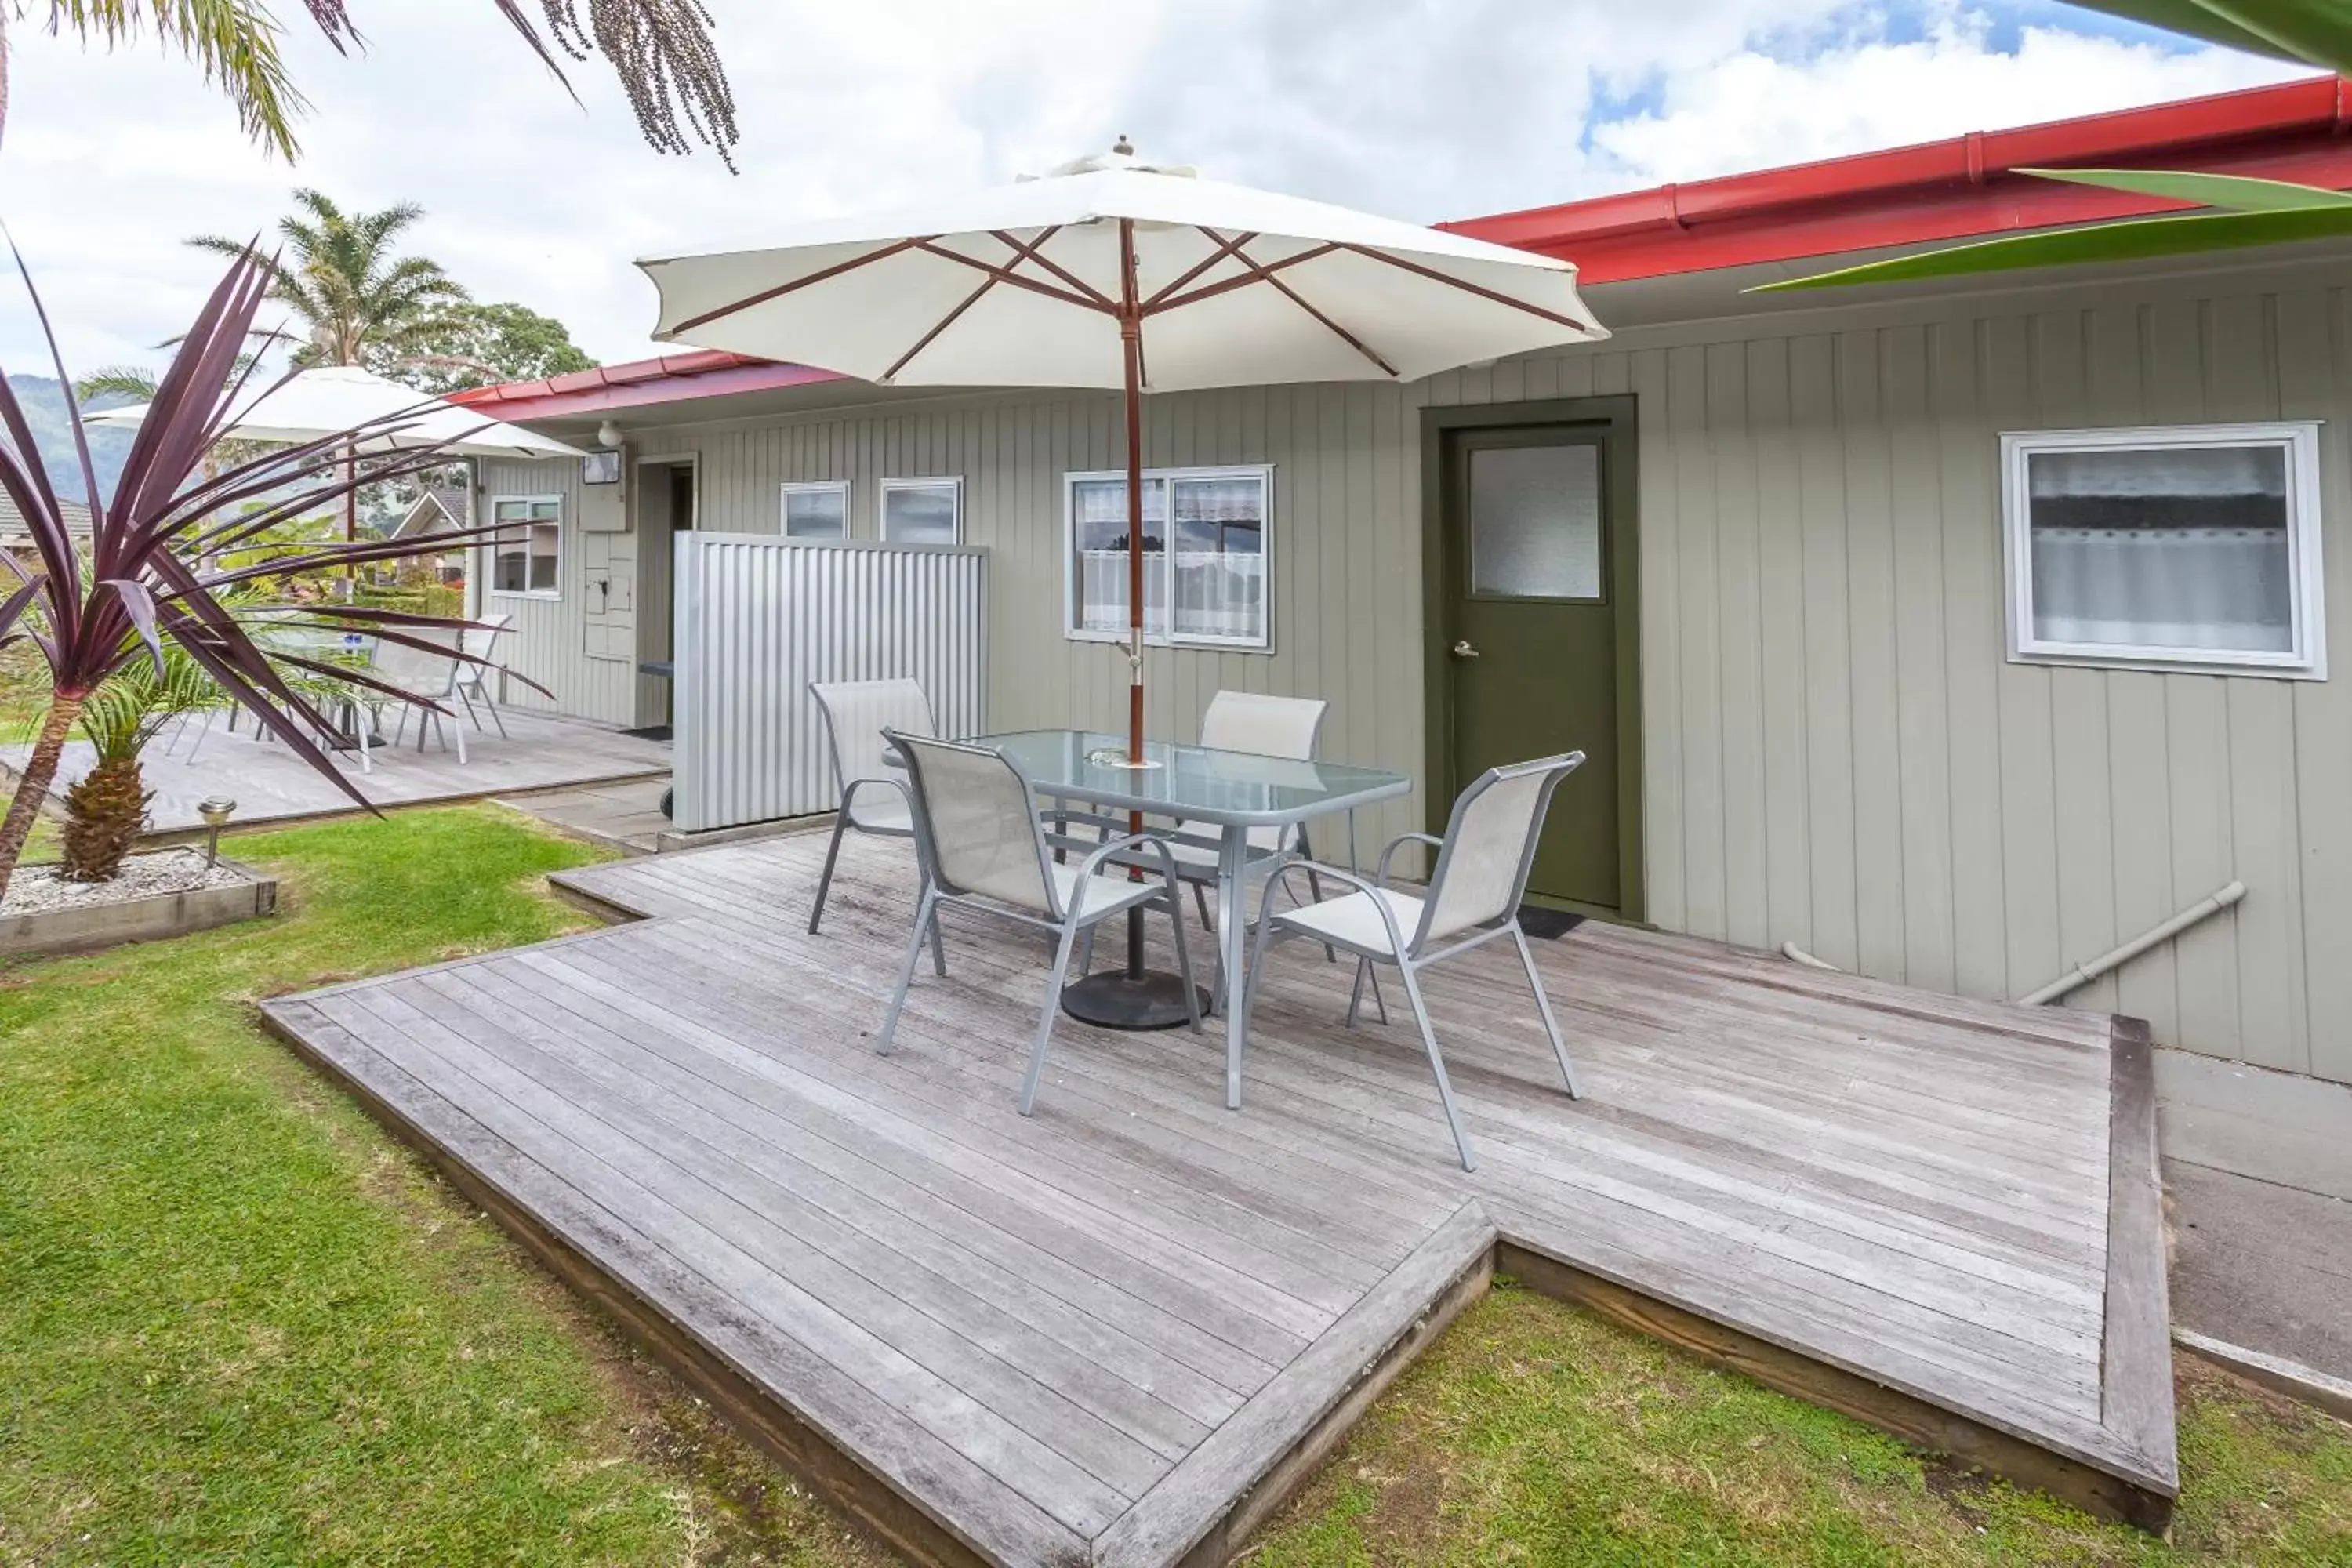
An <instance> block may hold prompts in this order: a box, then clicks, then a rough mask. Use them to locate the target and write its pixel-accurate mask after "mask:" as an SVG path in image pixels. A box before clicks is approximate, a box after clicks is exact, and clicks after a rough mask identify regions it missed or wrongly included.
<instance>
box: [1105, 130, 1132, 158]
mask: <svg viewBox="0 0 2352 1568" xmlns="http://www.w3.org/2000/svg"><path fill="white" fill-rule="evenodd" d="M1110 150H1111V151H1112V152H1114V153H1118V155H1119V156H1120V157H1122V158H1132V157H1134V156H1135V143H1134V142H1130V141H1129V140H1128V139H1127V132H1124V131H1122V132H1119V133H1118V141H1116V142H1112V143H1111V144H1110Z"/></svg>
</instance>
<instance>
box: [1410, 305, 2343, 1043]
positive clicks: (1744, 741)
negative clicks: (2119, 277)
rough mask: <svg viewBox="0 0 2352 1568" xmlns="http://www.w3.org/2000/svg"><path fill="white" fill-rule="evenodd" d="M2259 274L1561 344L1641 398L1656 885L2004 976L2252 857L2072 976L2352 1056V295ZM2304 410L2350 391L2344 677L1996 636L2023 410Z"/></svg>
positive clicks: (2167, 1016)
mask: <svg viewBox="0 0 2352 1568" xmlns="http://www.w3.org/2000/svg"><path fill="white" fill-rule="evenodd" d="M2342 276H2343V272H2342V269H2340V268H2339V269H2337V271H2336V278H2340V277H2342ZM2243 277H2244V278H2245V279H2246V280H2244V281H2241V282H2235V283H2233V284H2231V286H2229V287H2227V288H2222V287H2212V286H2209V287H2208V289H2206V290H2205V291H2204V292H2202V293H2201V294H2200V293H2196V292H2191V291H2188V290H2186V289H2182V288H2180V287H2178V286H2175V287H2172V288H2169V289H2148V290H2146V291H2144V292H2143V293H2142V295H2141V296H2140V297H2137V298H2135V297H2134V296H2133V295H2132V294H2131V293H2130V292H2129V291H2125V290H2110V291H2108V293H2107V294H2105V296H2098V297H2090V298H2082V297H2077V298H2075V299H2072V300H2062V301H2060V302H2057V303H2042V304H2039V305H2036V304H2032V303H2030V302H2029V303H2004V302H2002V301H2000V300H1997V299H1996V300H1986V301H1979V302H1977V303H1975V304H1973V305H1970V306H1968V307H1965V308H1964V307H1958V306H1951V305H1946V306H1943V307H1939V308H1931V307H1923V308H1916V309H1914V310H1911V311H1910V312H1909V316H1910V318H1911V319H1904V313H1903V312H1900V311H1896V310H1882V311H1880V312H1878V319H1876V320H1864V318H1863V316H1862V314H1861V313H1860V312H1852V311H1850V312H1846V313H1845V316H1844V320H1845V321H1853V322H1854V323H1855V324H1853V325H1844V324H1843V323H1842V322H1841V321H1840V318H1838V317H1834V316H1832V317H1822V316H1819V315H1811V314H1809V316H1808V317H1807V318H1806V322H1807V324H1806V325H1805V326H1804V327H1803V328H1801V329H1791V328H1790V327H1788V326H1786V325H1783V324H1780V323H1775V322H1772V321H1769V320H1751V321H1743V322H1737V323H1730V324H1727V325H1725V326H1723V327H1721V328H1719V329H1717V330H1716V331H1713V332H1701V331H1698V330H1696V329H1680V330H1678V331H1677V332H1676V333H1675V334H1672V335H1669V334H1667V333H1664V332H1660V333H1654V334H1651V335H1649V336H1648V337H1647V338H1646V339H1645V338H1643V337H1640V336H1631V337H1630V339H1629V341H1630V343H1631V345H1632V346H1630V347H1628V348H1625V349H1612V350H1611V351H1609V352H1606V353H1592V354H1587V355H1584V356H1581V358H1580V360H1579V361H1577V362H1573V363H1574V364H1578V365H1581V364H1589V365H1590V366H1591V372H1592V374H1594V376H1595V377H1596V378H1601V377H1604V376H1605V377H1608V378H1610V379H1612V380H1613V379H1616V378H1619V377H1622V378H1625V379H1628V380H1630V382H1631V384H1632V385H1633V389H1634V391H1635V392H1636V393H1637V394H1638V395H1640V398H1641V415H1640V416H1641V419H1642V453H1643V473H1642V496H1641V507H1642V521H1641V527H1642V568H1643V660H1644V668H1643V687H1644V701H1643V721H1644V726H1645V742H1646V745H1647V748H1648V767H1647V784H1646V808H1647V816H1648V832H1649V840H1648V846H1647V849H1648V889H1649V910H1650V913H1651V916H1652V918H1653V919H1654V920H1655V921H1657V922H1658V923H1659V924H1660V925H1663V926H1665V927H1668V928H1671V929H1675V930H1679V931H1692V932H1695V933H1697V934H1700V935H1705V936H1714V937H1723V938H1727V939H1729V940H1732V941H1735V942H1748V943H1753V944H1757V945H1763V946H1775V945H1778V944H1779V943H1780V942H1784V941H1794V942H1798V943H1800V944H1801V945H1803V946H1805V947H1807V948H1809V949H1811V951H1813V952H1817V953H1819V954H1820V955H1821V956H1822V957H1823V958H1826V959H1828V960H1830V961H1831V962H1832V963H1838V964H1841V965H1844V966H1847V967H1855V968H1859V969H1861V970H1863V971H1864V972H1865V973H1871V974H1874V975H1879V976H1883V977H1885V978H1889V979H1894V980H1900V981H1906V982H1909V983H1911V984H1919V985H1925V986H1932V987H1936V988H1938V989H1951V990H1957V991H1960V992H1965V993H1968V994H1977V995H1987V996H1994V995H2003V994H2020V993H2021V992H2024V991H2026V990H2029V989H2031V988H2032V987H2034V986H2036V985H2039V984H2042V983H2043V982H2044V981H2047V980H2049V979H2051V978H2053V976H2055V975H2057V974H2058V973H2062V972H2063V971H2064V970H2065V969H2066V968H2068V967H2069V966H2071V965H2072V964H2074V963H2077V962H2080V961H2082V960H2084V959H2086V958H2090V957H2093V956H2095V955H2096V954H2098V953H2100V952H2104V951H2105V950H2106V949H2107V948H2109V947H2112V946H2114V945H2116V943H2117V942H2121V941H2122V940H2124V939H2126V938H2127V937H2129V936H2132V935H2134V934H2136V933H2137V932H2138V931H2141V930H2143V929H2145V928H2147V926H2149V925H2152V924H2154V923H2155V922H2156V921H2158V920H2161V919H2162V918H2164V917H2165V916H2166V915H2168V914H2169V913H2170V912H2172V911H2173V910H2176V909H2177V908H2179V907H2180V906H2181V905H2183V904H2186V903H2188V902H2189V901H2191V900H2195V899H2197V898H2200V897H2201V896H2202V895H2204V894H2205V893H2207V892H2209V891H2210V890H2212V889H2214V888H2216V887H2218V886H2220V885H2221V883H2222V882H2224V881H2227V880H2228V879H2231V877H2232V876H2235V877H2237V878H2240V879H2243V880H2244V882H2245V883H2246V885H2247V887H2248V888H2249V889H2250V893H2249V896H2248V898H2247V900H2246V901H2245V902H2244V904H2243V905H2242V906H2241V907H2240V908H2239V909H2238V910H2235V911H2233V912H2232V913H2230V914H2225V915H2223V916H2222V917H2221V918H2219V919H2217V920H2215V921H2211V922H2209V923H2208V924H2206V925H2205V926H2203V927H2200V929H2198V930H2197V931H2192V932H2191V933H2189V935H2188V936H2186V937H2184V938H2183V939H2182V940H2181V941H2180V942H2178V943H2176V944H2174V945H2173V946H2171V947H2170V948H2168V949H2166V950H2162V951H2159V952H2156V953H2153V954H2150V955H2149V956H2147V957H2146V958H2143V959H2141V960H2139V961H2137V962H2136V963H2133V964H2131V965H2130V966H2128V967H2127V968H2126V969H2125V970H2124V971H2123V972H2121V973H2120V974H2119V975H2117V976H2116V977H2113V978H2110V979H2108V980H2106V981H2105V982H2103V983H2101V984H2098V985H2095V986H2093V987H2091V988H2089V989H2088V990H2086V991H2084V992H2083V993H2081V994H2078V996H2077V997H2076V998H2075V1000H2076V1001H2077V1002H2078V1003H2079V1004H2080V1005H2085V1006H2092V1007H2098V1008H2113V1009H2116V1010H2120V1011H2123V1012H2126V1013H2129V1014H2136V1015H2138V1016H2143V1017H2145V1018H2147V1019H2148V1020H2149V1022H2150V1023H2151V1024H2152V1025H2153V1026H2154V1028H2155V1031H2156V1035H2157V1037H2158V1039H2159V1040H2162V1041H2166V1042H2168V1043H2176V1044H2179V1045H2182V1046H2186V1047H2191V1048H2194V1049H2197V1050H2200V1051H2205V1052H2209V1053H2211V1054H2214V1055H2218V1056H2223V1057H2232V1058H2242V1059H2244V1060H2248V1061H2252V1062H2256V1063H2259V1064H2261V1065H2263V1066H2266V1067H2273V1068H2286V1069H2290V1070H2294V1071H2298V1072H2312V1073H2317V1074H2320V1075H2322V1076H2324V1077H2328V1078H2333V1079H2352V674H2347V673H2344V671H2345V669H2346V664H2345V661H2346V659H2347V658H2352V387H2347V368H2346V367H2347V365H2352V321H2347V299H2346V291H2345V290H2344V289H2342V288H2338V287H2334V286H2332V284H2333V282H2334V279H2331V278H2329V277H2328V276H2326V275H2325V274H2318V275H2315V274H2313V273H2311V272H2297V273H2280V274H2274V275H2272V277H2271V279H2270V281H2269V283H2268V284H2267V285H2266V284H2265V283H2264V281H2263V275H2262V274H2246V275H2243ZM2044 299H2045V300H2046V299H2047V297H2046V296H2045V297H2044ZM1824 323H1826V324H1824ZM1707 339H1712V340H1713V341H1706V340H1707ZM1628 362H1630V363H1628ZM1621 366H1623V368H1622V369H1621V368H1620V367H1621ZM1506 370H1508V371H1509V372H1510V374H1511V377H1512V380H1511V382H1510V383H1509V384H1506V382H1505V372H1506ZM1559 373H1560V374H1562V375H1570V374H1575V372H1574V370H1573V367H1572V364H1571V363H1563V364H1562V365H1561V366H1560V367H1559ZM1540 374H1542V373H1540V372H1539V369H1538V366H1537V365H1534V364H1528V365H1523V366H1509V367H1504V366H1498V367H1496V370H1495V371H1493V372H1491V373H1479V374H1465V375H1464V376H1461V377H1458V378H1445V379H1443V380H1441V382H1440V384H1438V385H1436V386H1435V387H1434V388H1433V392H1432V397H1433V400H1442V401H1461V402H1475V401H1482V400H1485V399H1487V398H1489V397H1494V398H1501V397H1506V396H1517V395H1520V393H1519V390H1518V387H1519V384H1522V383H1524V384H1530V385H1532V384H1534V383H1536V382H1537V381H1538V379H1539V376H1540ZM1546 390H1547V391H1548V390H1549V386H1548V385H1547V388H1546ZM1528 395H1537V394H1535V393H1534V392H1532V391H1530V392H1529V393H1528ZM2281 418H2315V419H2320V420H2324V421H2326V422H2327V424H2326V429H2325V431H2324V433H2323V437H2322V440H2323V458H2324V468H2325V496H2324V506H2325V515H2326V542H2325V549H2326V586H2327V617H2328V622H2329V626H2328V632H2329V639H2330V641H2331V642H2332V643H2333V645H2334V648H2335V654H2336V668H2337V670H2338V673H2337V674H2336V676H2335V677H2334V678H2333V679H2328V680H2324V681H2285V680H2275V679H2236V678H2226V677H2218V676H2199V675H2161V674H2147V673H2139V672H2127V671H2105V670H2094V669H2060V668H2046V667H2033V666H2023V665H2016V664H2011V663H2009V662H2008V661H2007V659H2006V658H2005V647H2006V644H2005V639H2004V629H2003V625H2002V564H2001V544H2000V489H1999V479H2000V477H1999V472H1998V464H1997V458H1998V451H1997V440H1996V437H1997V435H1998V433H1999V432H2000V431H2002V430H2005V429H2017V428H2037V427H2040V428H2052V427H2063V426H2116V425H2139V424H2164V423H2183V422H2203V421H2234V420H2266V419H2281Z"/></svg>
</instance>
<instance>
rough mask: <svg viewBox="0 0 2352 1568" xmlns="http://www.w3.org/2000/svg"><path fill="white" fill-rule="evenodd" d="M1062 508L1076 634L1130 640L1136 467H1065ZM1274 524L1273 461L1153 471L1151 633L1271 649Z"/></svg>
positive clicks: (1152, 637) (1148, 507) (1147, 493)
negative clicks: (1130, 492) (1068, 470)
mask: <svg viewBox="0 0 2352 1568" xmlns="http://www.w3.org/2000/svg"><path fill="white" fill-rule="evenodd" d="M1062 515H1063V518H1064V520H1065V521H1064V530H1063V533H1064V539H1065V541H1066V554H1067V559H1068V572H1067V574H1066V577H1065V579H1064V587H1063V599H1064V606H1065V607H1064V619H1063V625H1064V627H1065V630H1066V635H1067V636H1069V637H1074V638H1078V639H1081V640H1085V641H1092V642H1123V641H1125V640H1126V638H1127V621H1128V596H1127V588H1128V560H1127V475H1126V474H1125V473H1123V472H1111V473H1087V474H1066V475H1064V476H1063V479H1062ZM1171 516H1172V517H1173V519H1174V538H1173V543H1172V546H1171V538H1170V519H1171ZM1273 531H1274V469H1273V468H1271V467H1268V466H1265V465H1257V466H1252V467H1245V468H1147V469H1146V470H1144V475H1143V550H1144V562H1143V637H1144V640H1145V641H1146V642H1150V643H1158V644H1161V645H1163V646H1169V647H1244V648H1264V647H1271V646H1272V644H1273V637H1274V627H1273V624H1272V621H1271V618H1270V615H1269V611H1268V605H1270V604H1271V603H1272V601H1271V599H1270V598H1269V596H1268V595H1267V563H1268V561H1269V560H1270V559H1271V558H1272V546H1273V539H1272V535H1273ZM1171 606H1172V609H1171Z"/></svg>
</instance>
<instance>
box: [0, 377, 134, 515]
mask: <svg viewBox="0 0 2352 1568" xmlns="http://www.w3.org/2000/svg"><path fill="white" fill-rule="evenodd" d="M8 385H9V388H10V389H11V390H12V391H14V392H15V393H16V402H17V405H18V406H20V407H21V408H23V409H24V411H25V422H26V424H27V425H30V426H32V427H33V441H34V444H35V445H36V446H37V447H40V449H41V462H42V465H43V466H44V467H45V468H47V469H48V471H49V483H50V484H51V485H52V486H54V487H55V488H56V489H57V492H58V499H60V500H79V501H86V500H89V497H88V496H86V495H84V494H83V493H82V491H83V489H85V488H86V487H85V486H84V485H83V484H82V479H81V459H80V458H79V456H77V455H76V454H75V452H74V439H73V426H72V423H71V421H70V420H69V418H68V414H67V403H66V389H65V386H64V384H62V383H60V382H59V381H58V379H57V378H56V377H55V376H47V375H12V376H10V377H9V378H8ZM106 401H107V400H106V399H100V405H101V406H103V405H104V404H105V403H106ZM130 452H131V432H130V431H128V430H110V429H108V428H107V427H105V426H89V463H90V467H91V468H94V469H96V470H97V472H98V483H99V488H100V489H101V490H102V491H104V492H105V493H106V494H108V495H112V494H113V493H114V481H115V480H116V479H119V478H121V474H122V460H123V458H126V457H128V456H129V455H130Z"/></svg>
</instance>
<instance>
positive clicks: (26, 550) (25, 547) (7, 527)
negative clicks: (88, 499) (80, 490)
mask: <svg viewBox="0 0 2352 1568" xmlns="http://www.w3.org/2000/svg"><path fill="white" fill-rule="evenodd" d="M58 510H61V511H63V512H64V513H65V518H66V526H67V527H68V529H70V530H71V531H73V533H74V534H75V536H76V537H78V538H82V539H87V538H89V508H88V507H86V506H84V505H83V504H82V503H81V502H79V501H78V500H60V501H58ZM0 551H5V552H7V553H8V554H10V555H12V556H14V557H16V560H18V561H19V562H22V563H26V564H27V565H29V564H31V563H32V562H33V561H34V560H35V559H36V555H35V552H34V549H33V534H32V531H31V530H30V529H29V528H27V527H26V524H25V514H24V513H23V512H21V511H18V510H16V502H15V501H14V500H10V499H9V498H8V495H7V493H6V492H5V491H0Z"/></svg>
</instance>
